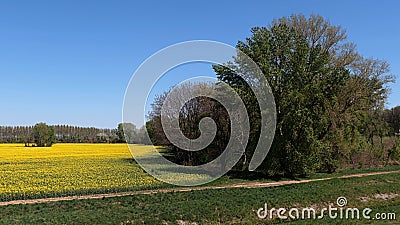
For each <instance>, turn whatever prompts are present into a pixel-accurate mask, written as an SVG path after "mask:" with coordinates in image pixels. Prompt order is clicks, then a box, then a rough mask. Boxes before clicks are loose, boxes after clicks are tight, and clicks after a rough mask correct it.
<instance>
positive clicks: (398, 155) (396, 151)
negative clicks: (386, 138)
mask: <svg viewBox="0 0 400 225" xmlns="http://www.w3.org/2000/svg"><path fill="white" fill-rule="evenodd" d="M388 158H389V159H391V160H400V138H397V141H396V143H395V144H394V145H393V147H392V148H391V149H390V150H389V152H388Z"/></svg>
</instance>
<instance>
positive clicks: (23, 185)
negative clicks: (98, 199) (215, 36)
mask: <svg viewBox="0 0 400 225" xmlns="http://www.w3.org/2000/svg"><path fill="white" fill-rule="evenodd" d="M149 148H150V147H148V146H135V151H137V152H138V153H143V154H146V153H147V152H148V151H149ZM162 185H163V183H162V182H160V181H157V180H156V179H154V178H153V177H151V176H149V175H147V174H146V173H145V172H144V171H143V170H142V169H141V168H140V167H139V166H138V165H137V164H136V163H135V161H134V160H133V158H132V156H131V154H130V152H129V149H128V147H127V146H126V144H55V145H54V146H53V147H51V148H32V147H24V146H23V145H22V144H0V200H1V201H9V200H14V199H29V198H42V197H59V196H68V195H84V194H94V193H110V192H120V191H131V190H138V189H147V188H156V187H159V186H162Z"/></svg>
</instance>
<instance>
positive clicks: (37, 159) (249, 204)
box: [0, 144, 400, 224]
mask: <svg viewBox="0 0 400 225" xmlns="http://www.w3.org/2000/svg"><path fill="white" fill-rule="evenodd" d="M149 149H150V147H148V146H140V145H137V146H134V150H135V151H136V153H135V154H136V155H143V156H146V155H148V154H149ZM399 169H400V167H399V166H391V167H386V168H369V169H361V170H346V171H340V172H338V173H336V174H330V175H328V174H311V175H310V176H309V177H306V178H302V179H315V178H323V177H332V178H333V179H331V180H326V181H314V182H310V183H302V184H293V185H285V186H280V187H269V188H252V189H248V188H225V189H213V190H211V189H210V190H193V191H189V192H171V193H156V194H136V195H131V196H125V197H113V198H103V199H87V200H73V201H59V202H50V203H42V204H30V205H8V206H2V207H0V209H1V210H0V224H179V223H183V224H184V223H186V224H270V223H286V222H290V223H294V224H310V223H322V224H343V223H344V224H360V223H361V224H400V220H399V218H398V217H399V215H400V197H399V196H398V195H400V173H391V174H384V175H373V176H367V177H359V178H346V179H343V178H341V179H339V178H335V177H338V176H342V175H348V174H354V173H366V172H376V171H378V172H379V171H393V170H399ZM176 179H179V176H177V177H176ZM283 180H285V179H283ZM271 181H272V180H270V179H266V178H260V177H252V176H250V175H249V176H248V177H240V176H237V175H236V176H234V175H232V174H230V175H227V176H224V177H222V178H220V179H219V180H217V181H215V182H213V183H211V184H208V185H211V186H212V185H220V186H221V185H224V184H234V183H238V182H241V183H243V182H245V183H246V182H249V183H250V182H271ZM275 181H277V180H275ZM281 181H282V179H281ZM0 182H1V183H0V197H1V201H3V202H5V201H10V200H17V199H20V200H21V199H35V198H47V197H62V196H76V195H90V194H96V193H116V192H125V191H135V190H146V189H159V188H162V189H168V188H171V187H172V186H171V185H167V184H165V183H162V182H160V181H157V180H155V179H154V178H152V177H151V176H149V175H148V174H146V173H145V172H144V171H143V170H142V169H141V168H140V166H139V165H137V164H136V163H135V161H134V160H133V158H132V156H131V154H130V152H129V149H128V148H127V146H126V145H124V144H57V145H54V146H53V147H52V148H26V147H23V146H22V145H10V144H7V145H6V144H2V145H0ZM339 196H345V197H346V198H347V200H348V205H347V206H348V207H356V206H357V207H361V208H364V207H369V208H371V209H373V212H385V213H393V212H394V213H396V214H397V218H396V220H387V221H379V220H365V219H364V220H339V219H336V220H332V219H329V218H327V217H325V218H324V219H322V220H318V221H312V220H297V221H290V220H279V219H276V218H275V219H273V220H270V219H259V218H258V217H257V214H256V212H257V209H258V208H260V207H263V206H264V203H268V205H269V206H270V207H276V208H278V207H284V208H291V207H299V208H304V207H311V206H312V207H316V208H317V209H318V208H321V207H326V206H328V205H329V204H333V203H335V201H336V199H337V198H338V197H339ZM376 196H378V197H376ZM379 196H389V197H388V198H386V199H383V198H380V197H379Z"/></svg>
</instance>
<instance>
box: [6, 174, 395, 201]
mask: <svg viewBox="0 0 400 225" xmlns="http://www.w3.org/2000/svg"><path fill="white" fill-rule="evenodd" d="M391 173H400V170H394V171H385V172H372V173H358V174H350V175H343V176H339V177H327V178H319V179H309V180H289V181H277V182H259V181H258V182H243V183H236V184H226V185H217V186H200V187H181V188H168V189H158V190H143V191H132V192H121V193H111V194H94V195H81V196H68V197H58V198H42V199H29V200H14V201H8V202H0V206H6V205H19V204H38V203H48V202H58V201H71V200H81V199H101V198H112V197H123V196H129V195H138V194H155V193H168V192H188V191H197V190H214V189H224V188H265V187H277V186H283V185H288V184H300V183H309V182H315V181H326V180H332V179H335V178H340V179H345V178H352V177H366V176H374V175H382V174H391Z"/></svg>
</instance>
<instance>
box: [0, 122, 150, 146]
mask: <svg viewBox="0 0 400 225" xmlns="http://www.w3.org/2000/svg"><path fill="white" fill-rule="evenodd" d="M127 125H128V127H130V128H131V129H130V130H129V131H128V133H127V137H128V139H129V142H130V143H143V140H144V138H143V137H144V135H145V133H144V132H145V131H144V130H145V129H144V127H143V128H140V129H136V126H135V125H133V124H130V123H129V124H127ZM48 127H49V128H47V125H46V124H44V123H38V124H36V125H35V126H0V143H24V144H27V145H30V144H33V143H36V144H37V145H39V146H46V145H50V146H51V144H50V143H124V142H126V139H125V133H124V130H123V126H122V123H121V124H119V125H118V127H117V128H114V129H109V128H105V129H104V128H95V127H78V126H69V125H51V126H48ZM53 136H54V138H53ZM39 137H43V138H42V139H40V138H39ZM38 141H39V143H37V142H38Z"/></svg>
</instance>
